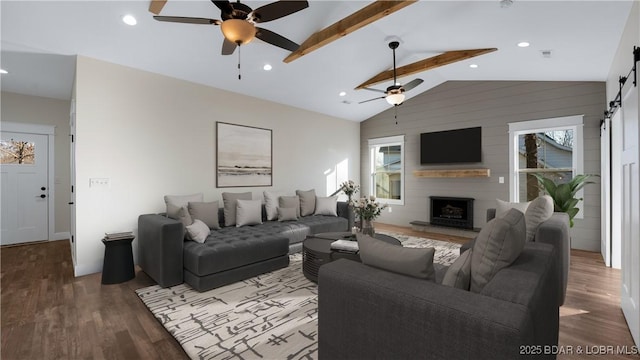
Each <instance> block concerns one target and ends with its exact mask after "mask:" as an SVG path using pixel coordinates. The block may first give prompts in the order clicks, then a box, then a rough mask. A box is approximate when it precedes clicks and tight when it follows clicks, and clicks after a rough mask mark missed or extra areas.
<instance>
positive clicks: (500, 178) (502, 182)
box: [498, 176, 504, 184]
mask: <svg viewBox="0 0 640 360" xmlns="http://www.w3.org/2000/svg"><path fill="white" fill-rule="evenodd" d="M498 182H499V183H500V184H504V176H500V177H498Z"/></svg>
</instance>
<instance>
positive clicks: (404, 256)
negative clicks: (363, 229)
mask: <svg viewBox="0 0 640 360" xmlns="http://www.w3.org/2000/svg"><path fill="white" fill-rule="evenodd" d="M356 239H358V248H359V250H360V252H359V253H360V260H362V263H363V264H365V265H370V266H374V267H377V268H380V269H383V270H388V271H392V272H395V273H399V274H403V275H409V276H412V277H415V278H419V279H425V280H431V281H435V279H436V273H435V270H434V268H433V254H435V249H434V248H405V247H402V246H399V245H392V244H389V243H386V242H384V241H381V240H378V239H376V238H373V237H371V236H368V235H364V234H361V233H357V234H356Z"/></svg>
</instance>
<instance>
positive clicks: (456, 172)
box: [413, 169, 491, 178]
mask: <svg viewBox="0 0 640 360" xmlns="http://www.w3.org/2000/svg"><path fill="white" fill-rule="evenodd" d="M413 175H414V176H416V177H422V178H474V177H489V176H491V170H490V169H453V170H415V171H414V172H413Z"/></svg>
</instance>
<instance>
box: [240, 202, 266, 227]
mask: <svg viewBox="0 0 640 360" xmlns="http://www.w3.org/2000/svg"><path fill="white" fill-rule="evenodd" d="M237 202H238V206H237V210H236V227H241V226H245V225H258V224H262V201H260V200H242V199H238V200H237Z"/></svg>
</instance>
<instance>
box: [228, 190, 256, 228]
mask: <svg viewBox="0 0 640 360" xmlns="http://www.w3.org/2000/svg"><path fill="white" fill-rule="evenodd" d="M238 199H241V200H251V193H250V192H244V193H229V192H223V193H222V201H223V203H224V226H233V225H235V224H236V208H237V206H238Z"/></svg>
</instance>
